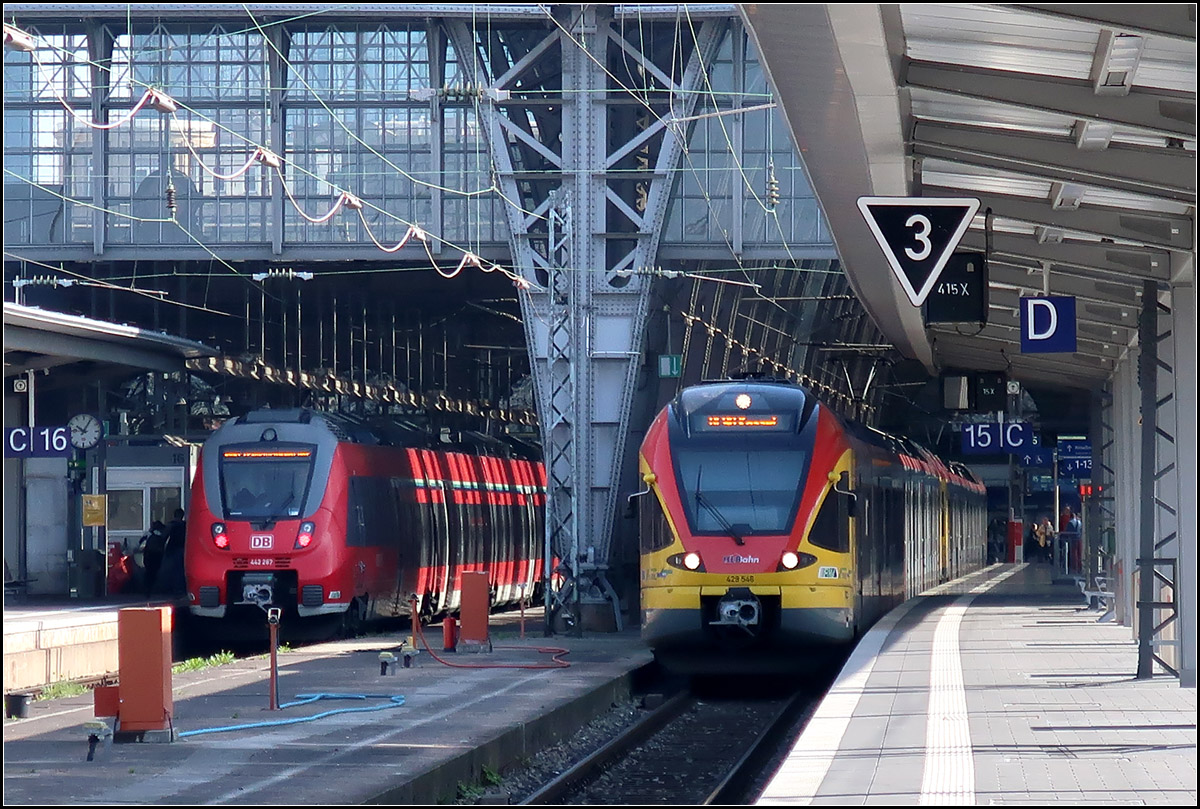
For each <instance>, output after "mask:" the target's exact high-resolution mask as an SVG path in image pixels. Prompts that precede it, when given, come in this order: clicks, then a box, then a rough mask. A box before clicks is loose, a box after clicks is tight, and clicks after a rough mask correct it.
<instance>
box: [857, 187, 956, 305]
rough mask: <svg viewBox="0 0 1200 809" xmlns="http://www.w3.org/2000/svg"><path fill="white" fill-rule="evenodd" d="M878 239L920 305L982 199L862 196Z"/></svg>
mask: <svg viewBox="0 0 1200 809" xmlns="http://www.w3.org/2000/svg"><path fill="white" fill-rule="evenodd" d="M858 209H859V210H860V211H862V215H863V217H864V218H865V219H866V220H867V225H868V226H870V228H871V232H872V233H873V234H875V240H876V241H877V242H879V246H880V247H881V248H883V253H884V255H885V256H887V260H888V264H889V265H890V266H891V268H892V272H894V273H895V274H896V277H897V278H898V279H900V285H901V286H902V287H904V292H905V294H906V295H908V299H909V300H910V301H912V305H913V306H920V305H921V304H923V303H924V302H925V298H927V297H928V296H929V292H930V290H932V289H933V286H934V284H936V283H937V279H938V276H939V275H941V272H942V268H944V267H945V266H946V262H947V261H949V260H950V256H951V255H952V254H953V253H954V248H955V247H957V246H958V243H959V242H960V241H961V240H962V237H963V234H964V233H966V232H967V228H968V227H969V226H970V224H971V220H972V219H973V218H974V217H975V213H976V211H978V210H979V200H977V199H962V198H939V197H859V198H858Z"/></svg>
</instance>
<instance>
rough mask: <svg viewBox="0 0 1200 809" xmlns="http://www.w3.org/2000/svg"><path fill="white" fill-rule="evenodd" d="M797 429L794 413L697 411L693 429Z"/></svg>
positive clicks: (760, 430)
mask: <svg viewBox="0 0 1200 809" xmlns="http://www.w3.org/2000/svg"><path fill="white" fill-rule="evenodd" d="M794 429H795V415H794V414H792V413H697V414H695V415H693V416H692V430H694V431H695V432H701V433H711V432H723V431H730V432H738V431H740V432H789V431H792V430H794Z"/></svg>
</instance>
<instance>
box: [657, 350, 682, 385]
mask: <svg viewBox="0 0 1200 809" xmlns="http://www.w3.org/2000/svg"><path fill="white" fill-rule="evenodd" d="M682 373H683V355H682V354H659V355H658V377H659V379H678V378H679V375H680V374H682Z"/></svg>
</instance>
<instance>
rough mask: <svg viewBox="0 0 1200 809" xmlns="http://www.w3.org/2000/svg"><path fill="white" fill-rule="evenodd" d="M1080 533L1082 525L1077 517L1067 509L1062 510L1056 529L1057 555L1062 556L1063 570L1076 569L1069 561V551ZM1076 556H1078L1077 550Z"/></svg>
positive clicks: (1070, 560)
mask: <svg viewBox="0 0 1200 809" xmlns="http://www.w3.org/2000/svg"><path fill="white" fill-rule="evenodd" d="M1082 532H1083V523H1082V522H1081V521H1080V519H1079V516H1078V515H1076V514H1075V513H1074V512H1072V511H1071V509H1070V508H1069V507H1068V508H1064V509H1063V512H1062V516H1061V517H1060V518H1059V529H1058V536H1059V553H1061V554H1062V560H1063V567H1064V568H1068V569H1069V568H1074V567H1076V564H1075V562H1074V560H1072V559H1071V550H1072V546H1073V545H1075V544H1076V540H1078V539H1079V537H1080V534H1082ZM1076 554H1078V550H1077V551H1076Z"/></svg>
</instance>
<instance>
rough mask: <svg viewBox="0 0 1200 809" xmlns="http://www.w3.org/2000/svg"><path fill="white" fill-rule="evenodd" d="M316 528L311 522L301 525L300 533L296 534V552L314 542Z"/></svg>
mask: <svg viewBox="0 0 1200 809" xmlns="http://www.w3.org/2000/svg"><path fill="white" fill-rule="evenodd" d="M315 528H316V526H315V525H313V524H312V523H311V522H309V521H307V520H306V521H304V522H302V523H300V531H299V532H298V533H297V534H296V544H295V545H294V546H293V548H294V549H295V550H300V549H302V548H307V547H308V546H309V545H311V544H312V541H313V530H315Z"/></svg>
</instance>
